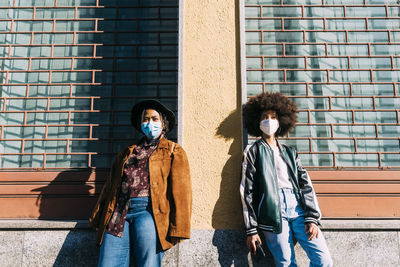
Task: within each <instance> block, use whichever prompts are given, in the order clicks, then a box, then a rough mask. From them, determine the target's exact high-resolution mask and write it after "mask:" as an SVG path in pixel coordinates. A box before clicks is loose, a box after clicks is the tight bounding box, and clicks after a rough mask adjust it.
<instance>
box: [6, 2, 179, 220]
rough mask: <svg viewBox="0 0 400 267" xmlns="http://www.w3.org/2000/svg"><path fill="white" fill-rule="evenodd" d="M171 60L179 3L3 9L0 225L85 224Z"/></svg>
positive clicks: (172, 84)
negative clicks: (26, 221) (140, 108)
mask: <svg viewBox="0 0 400 267" xmlns="http://www.w3.org/2000/svg"><path fill="white" fill-rule="evenodd" d="M177 58H178V1H176V0H141V1H140V0H0V65H1V67H0V86H1V92H0V169H1V172H0V176H1V178H2V179H0V202H1V205H2V207H7V208H5V209H4V210H3V211H2V212H0V217H41V218H47V217H56V218H62V217H74V218H77V217H79V218H86V216H87V214H88V211H89V210H90V209H91V206H92V205H93V202H94V201H95V197H93V196H94V194H95V193H98V192H99V190H100V189H101V185H102V183H103V181H104V178H105V173H106V172H107V169H108V168H109V167H110V165H111V163H112V159H113V157H114V155H115V154H116V153H118V152H119V151H120V150H121V149H122V148H123V147H124V146H126V145H127V144H129V143H132V142H133V140H134V139H136V138H137V136H135V134H134V131H133V128H132V126H131V125H130V109H131V107H132V105H133V104H134V103H136V102H137V101H140V100H143V99H149V98H151V99H158V100H160V101H161V102H162V103H164V104H165V105H166V106H168V107H169V108H171V109H172V110H174V111H176V110H177V104H176V103H177V69H178V66H177ZM175 129H176V127H175ZM169 137H170V138H171V139H176V131H174V132H172V133H170V134H169ZM71 170H73V171H75V172H73V173H71V172H70V171H71ZM22 171H23V172H22Z"/></svg>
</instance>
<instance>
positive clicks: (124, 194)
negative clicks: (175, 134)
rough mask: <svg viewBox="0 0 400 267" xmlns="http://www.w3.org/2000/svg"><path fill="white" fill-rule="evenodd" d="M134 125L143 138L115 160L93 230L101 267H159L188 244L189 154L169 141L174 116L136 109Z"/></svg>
mask: <svg viewBox="0 0 400 267" xmlns="http://www.w3.org/2000/svg"><path fill="white" fill-rule="evenodd" d="M131 122H132V125H133V126H134V127H135V128H136V129H137V130H138V131H140V132H141V133H143V134H144V135H145V137H143V139H141V140H140V141H139V143H137V144H136V145H130V146H128V147H126V148H124V149H123V150H122V151H121V152H120V153H119V154H118V155H117V157H116V159H115V161H114V163H113V165H112V167H111V171H110V175H109V177H108V178H107V180H106V183H105V185H104V187H103V190H102V192H101V194H100V196H99V199H98V201H97V204H96V206H95V208H94V210H93V214H92V216H91V217H90V219H89V224H90V225H91V226H92V227H94V228H95V229H97V243H98V244H99V245H101V248H100V258H99V266H107V267H108V266H130V265H133V263H131V264H130V254H131V251H132V253H133V260H134V265H135V266H161V260H162V257H163V255H164V251H165V250H167V249H169V248H171V247H172V246H173V245H175V244H176V243H178V242H180V241H181V240H183V239H187V238H190V216H191V204H192V199H191V182H190V174H189V173H190V172H189V164H188V160H187V157H186V153H185V151H184V150H183V149H182V147H181V146H180V145H179V144H176V143H174V142H172V141H170V140H168V139H167V138H166V137H165V134H166V133H167V132H169V131H170V130H171V129H172V128H173V126H174V124H175V115H174V113H173V112H172V111H170V110H169V109H167V108H166V107H165V106H163V105H162V104H161V103H160V102H157V101H155V100H146V101H143V102H140V103H138V104H136V105H135V106H134V107H133V108H132V111H131Z"/></svg>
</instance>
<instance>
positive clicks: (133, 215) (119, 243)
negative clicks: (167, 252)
mask: <svg viewBox="0 0 400 267" xmlns="http://www.w3.org/2000/svg"><path fill="white" fill-rule="evenodd" d="M129 205H130V206H129V210H128V214H127V216H126V221H125V226H124V233H123V235H122V237H121V238H120V237H117V236H114V235H111V234H109V233H108V232H107V231H106V232H105V234H104V239H103V243H102V245H101V248H100V257H99V265H98V266H99V267H116V266H121V267H128V266H133V262H131V263H130V262H129V260H130V253H131V250H132V252H133V258H134V261H135V264H134V265H135V266H140V267H142V266H143V267H156V266H161V260H162V257H163V256H164V252H163V251H161V245H160V242H159V240H158V235H157V229H156V226H155V223H154V219H153V215H152V211H151V203H150V198H148V197H136V198H131V199H130V204H129Z"/></svg>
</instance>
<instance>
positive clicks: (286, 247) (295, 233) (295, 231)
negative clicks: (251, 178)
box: [263, 188, 333, 267]
mask: <svg viewBox="0 0 400 267" xmlns="http://www.w3.org/2000/svg"><path fill="white" fill-rule="evenodd" d="M279 191H280V194H279V195H280V199H281V212H282V233H280V234H274V233H272V232H267V231H264V232H263V233H264V235H265V239H266V242H267V246H268V248H269V250H270V251H271V253H272V255H273V257H274V260H275V264H276V266H297V264H296V258H295V255H294V242H293V238H295V239H296V240H297V241H298V242H299V243H300V245H301V247H302V248H303V249H304V250H305V252H306V253H307V256H308V258H309V259H310V266H313V267H314V266H326V267H328V266H333V263H332V258H331V255H330V253H329V249H328V247H327V245H326V242H325V238H324V236H323V235H322V232H321V230H319V229H318V231H319V233H318V238H314V239H313V240H308V234H307V233H306V230H305V221H304V211H303V209H302V208H301V206H300V205H299V203H298V202H297V199H296V196H295V194H294V192H293V190H292V189H288V188H283V189H280V190H279Z"/></svg>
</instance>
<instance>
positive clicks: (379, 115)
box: [354, 111, 397, 123]
mask: <svg viewBox="0 0 400 267" xmlns="http://www.w3.org/2000/svg"><path fill="white" fill-rule="evenodd" d="M354 117H355V122H356V123H396V122H397V119H396V112H386V111H376V112H369V111H363V112H362V111H356V112H355V115H354Z"/></svg>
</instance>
